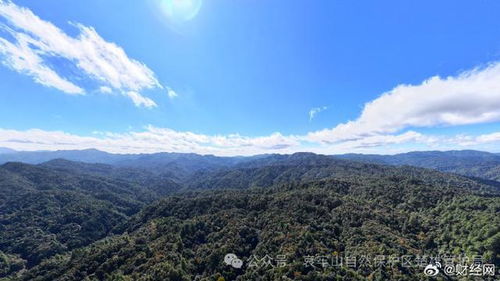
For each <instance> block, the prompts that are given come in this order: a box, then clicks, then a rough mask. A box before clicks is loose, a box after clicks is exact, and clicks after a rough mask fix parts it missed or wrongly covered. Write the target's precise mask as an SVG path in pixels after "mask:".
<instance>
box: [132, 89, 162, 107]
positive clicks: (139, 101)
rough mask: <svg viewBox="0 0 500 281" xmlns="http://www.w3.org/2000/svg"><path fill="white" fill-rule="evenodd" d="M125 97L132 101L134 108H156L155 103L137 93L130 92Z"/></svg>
mask: <svg viewBox="0 0 500 281" xmlns="http://www.w3.org/2000/svg"><path fill="white" fill-rule="evenodd" d="M127 96H128V97H129V98H131V99H132V101H133V102H134V104H135V105H136V106H144V107H156V103H155V102H154V101H153V100H151V99H150V98H146V97H144V96H141V95H140V94H139V93H137V92H134V91H130V92H128V93H127Z"/></svg>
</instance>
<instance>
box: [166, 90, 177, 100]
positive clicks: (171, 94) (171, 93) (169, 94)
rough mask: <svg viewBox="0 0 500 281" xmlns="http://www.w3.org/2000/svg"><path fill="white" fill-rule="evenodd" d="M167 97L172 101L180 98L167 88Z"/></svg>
mask: <svg viewBox="0 0 500 281" xmlns="http://www.w3.org/2000/svg"><path fill="white" fill-rule="evenodd" d="M167 95H168V97H169V98H170V99H173V98H176V97H178V96H179V95H178V94H177V93H176V92H175V91H174V90H172V89H171V88H170V87H167Z"/></svg>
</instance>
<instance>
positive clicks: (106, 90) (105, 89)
mask: <svg viewBox="0 0 500 281" xmlns="http://www.w3.org/2000/svg"><path fill="white" fill-rule="evenodd" d="M99 91H100V92H101V93H103V94H111V93H112V92H113V90H112V89H111V88H110V87H106V86H101V87H99Z"/></svg>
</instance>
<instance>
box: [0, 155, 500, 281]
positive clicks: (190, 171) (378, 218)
mask: <svg viewBox="0 0 500 281" xmlns="http://www.w3.org/2000/svg"><path fill="white" fill-rule="evenodd" d="M92 153H96V152H95V151H92ZM58 156H60V155H58ZM106 157H110V158H113V157H114V156H109V155H107V156H106ZM124 157H125V156H124ZM126 157H129V159H124V158H120V159H119V160H116V159H113V160H112V161H102V162H101V163H100V164H96V163H93V164H92V163H88V161H84V162H87V163H84V162H74V161H68V160H62V159H55V160H52V159H44V160H50V161H48V162H43V163H39V164H35V165H33V164H23V163H12V162H10V163H6V164H4V165H2V166H0V190H1V193H0V207H1V208H0V280H2V281H4V280H5V281H7V280H8V281H17V280H19V281H20V280H40V281H41V280H47V281H52V280H109V281H111V280H114V281H118V280H126V281H128V280H134V281H135V280H216V281H229V280H311V281H313V280H423V279H427V278H428V277H427V276H425V275H424V267H425V265H427V264H429V263H430V262H432V260H431V257H434V258H436V257H441V258H442V257H453V258H458V257H460V258H465V257H467V258H472V257H478V256H481V258H482V260H483V262H484V263H487V264H488V263H489V264H495V265H497V267H498V266H499V264H500V216H499V213H500V197H499V195H500V188H499V187H498V186H499V184H498V182H496V181H494V178H486V177H485V178H484V179H478V178H476V177H471V176H470V175H467V176H469V177H465V176H461V175H458V174H459V173H455V174H450V173H444V172H440V171H438V170H439V169H437V168H436V170H431V169H426V168H419V167H412V166H406V164H404V163H385V164H389V165H384V164H380V162H379V161H366V160H363V159H355V160H345V159H341V157H332V156H322V155H315V154H311V153H297V154H293V155H263V156H256V157H250V158H224V157H214V156H200V155H192V154H187V155H182V154H159V155H140V156H126ZM72 160H78V159H72ZM450 161H451V160H450ZM401 165H405V166H401ZM416 166H423V165H416ZM229 253H231V254H234V255H236V256H237V257H238V258H239V259H241V261H242V263H243V264H242V266H241V268H237V267H233V266H230V265H228V264H226V263H224V259H225V256H226V255H227V254H229ZM382 257H383V258H384V259H383V260H382V259H381V258H382ZM403 257H408V259H409V260H411V262H410V263H409V264H405V263H404V262H403ZM424 257H425V260H424ZM417 258H420V261H422V260H424V262H423V263H422V262H420V263H417V261H416V259H417ZM353 260H356V262H354V263H353ZM361 261H364V262H361ZM469 262H473V261H469ZM432 278H433V279H434V280H455V279H456V278H455V277H454V276H450V275H445V274H444V273H442V272H440V273H439V274H438V275H437V276H435V277H432ZM469 278H473V277H470V276H469ZM478 278H479V277H478ZM484 278H488V277H484ZM490 279H491V280H493V279H492V278H490ZM478 280H483V277H480V279H478Z"/></svg>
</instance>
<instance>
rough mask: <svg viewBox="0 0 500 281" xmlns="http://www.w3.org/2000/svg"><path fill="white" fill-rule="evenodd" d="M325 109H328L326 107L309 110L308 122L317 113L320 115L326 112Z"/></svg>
mask: <svg viewBox="0 0 500 281" xmlns="http://www.w3.org/2000/svg"><path fill="white" fill-rule="evenodd" d="M327 109H328V107H326V106H322V107H314V108H311V110H309V121H312V120H313V119H314V117H316V115H317V114H318V113H320V112H321V111H324V110H327Z"/></svg>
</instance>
